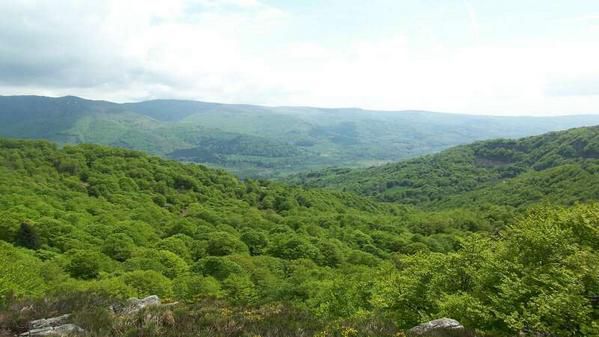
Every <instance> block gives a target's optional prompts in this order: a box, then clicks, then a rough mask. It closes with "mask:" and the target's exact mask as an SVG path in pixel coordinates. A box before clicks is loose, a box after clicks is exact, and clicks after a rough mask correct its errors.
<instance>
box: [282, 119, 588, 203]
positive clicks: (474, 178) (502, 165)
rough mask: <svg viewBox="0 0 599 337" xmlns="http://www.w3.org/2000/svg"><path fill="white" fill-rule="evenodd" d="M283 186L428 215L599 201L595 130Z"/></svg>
mask: <svg viewBox="0 0 599 337" xmlns="http://www.w3.org/2000/svg"><path fill="white" fill-rule="evenodd" d="M287 181H288V182H291V183H295V184H301V185H304V186H311V187H316V186H317V187H329V188H333V189H340V190H345V191H353V192H356V193H359V194H362V195H366V196H373V197H375V198H377V199H379V200H382V201H393V202H400V203H404V204H414V205H418V206H421V207H428V208H448V207H449V208H451V207H470V206H476V207H480V206H481V205H485V204H493V205H508V206H512V207H515V208H522V207H525V206H528V205H530V204H532V203H539V202H550V203H553V204H556V203H557V204H565V205H571V204H573V203H574V202H577V201H585V200H587V201H588V200H598V199H599V126H594V127H586V128H575V129H570V130H566V131H560V132H552V133H547V134H543V135H541V136H533V137H527V138H522V139H517V140H510V139H496V140H489V141H481V142H477V143H474V144H469V145H463V146H457V147H454V148H451V149H448V150H445V151H443V152H441V153H438V154H434V155H428V156H423V157H421V158H416V159H412V160H406V161H401V162H398V163H393V164H387V165H383V166H379V167H371V168H367V169H327V170H322V171H315V172H309V173H304V174H299V175H296V176H293V177H290V178H289V179H288V180H287Z"/></svg>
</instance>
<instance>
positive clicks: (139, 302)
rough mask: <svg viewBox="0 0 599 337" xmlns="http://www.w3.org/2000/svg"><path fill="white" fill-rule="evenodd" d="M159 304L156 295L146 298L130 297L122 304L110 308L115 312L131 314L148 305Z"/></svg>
mask: <svg viewBox="0 0 599 337" xmlns="http://www.w3.org/2000/svg"><path fill="white" fill-rule="evenodd" d="M154 305H160V298H159V297H158V296H156V295H152V296H148V297H146V298H142V299H138V298H130V299H129V300H128V301H127V303H126V304H125V305H124V306H120V307H119V306H114V305H113V306H112V307H111V309H112V311H113V312H114V313H115V314H119V315H131V314H135V313H137V312H139V311H141V310H143V309H145V308H147V307H149V306H154Z"/></svg>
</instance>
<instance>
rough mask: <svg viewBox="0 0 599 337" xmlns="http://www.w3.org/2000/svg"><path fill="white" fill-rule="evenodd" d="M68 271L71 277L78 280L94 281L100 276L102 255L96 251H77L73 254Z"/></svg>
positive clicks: (67, 267) (71, 254)
mask: <svg viewBox="0 0 599 337" xmlns="http://www.w3.org/2000/svg"><path fill="white" fill-rule="evenodd" d="M69 255H70V261H69V264H68V265H67V266H66V271H67V272H69V274H70V275H71V277H74V278H78V279H84V280H87V279H93V278H97V277H98V276H99V275H100V268H101V264H100V263H101V261H102V258H103V257H102V254H100V253H98V252H94V251H86V250H77V251H74V252H71V253H70V254H69Z"/></svg>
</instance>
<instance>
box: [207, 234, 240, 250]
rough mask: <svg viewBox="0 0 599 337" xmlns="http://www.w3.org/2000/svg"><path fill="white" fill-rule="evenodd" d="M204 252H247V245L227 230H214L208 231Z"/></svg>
mask: <svg viewBox="0 0 599 337" xmlns="http://www.w3.org/2000/svg"><path fill="white" fill-rule="evenodd" d="M206 252H207V253H208V255H213V256H225V255H233V254H247V253H248V247H247V246H246V245H245V243H243V242H241V241H240V240H239V239H238V238H236V237H235V236H233V235H232V234H229V233H227V232H216V233H210V238H209V239H208V247H207V248H206Z"/></svg>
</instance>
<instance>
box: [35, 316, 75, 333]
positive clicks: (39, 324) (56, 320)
mask: <svg viewBox="0 0 599 337" xmlns="http://www.w3.org/2000/svg"><path fill="white" fill-rule="evenodd" d="M70 317H71V315H70V314H65V315H62V316H57V317H52V318H42V319H38V320H35V321H31V322H29V329H30V330H37V329H43V328H49V327H55V326H59V325H63V324H66V323H67V322H68V321H69V318H70Z"/></svg>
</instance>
